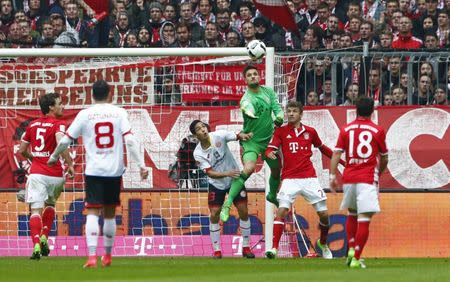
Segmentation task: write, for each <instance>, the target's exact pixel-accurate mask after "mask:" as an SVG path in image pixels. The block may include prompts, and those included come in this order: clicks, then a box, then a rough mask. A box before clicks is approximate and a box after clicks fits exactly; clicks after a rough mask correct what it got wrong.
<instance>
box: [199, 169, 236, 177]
mask: <svg viewBox="0 0 450 282" xmlns="http://www.w3.org/2000/svg"><path fill="white" fill-rule="evenodd" d="M204 171H205V172H206V175H208V177H211V178H224V177H233V178H238V177H239V175H241V172H240V171H239V170H237V169H236V170H229V171H217V170H214V169H212V168H211V167H210V168H207V169H204Z"/></svg>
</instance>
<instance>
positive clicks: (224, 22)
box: [216, 10, 237, 40]
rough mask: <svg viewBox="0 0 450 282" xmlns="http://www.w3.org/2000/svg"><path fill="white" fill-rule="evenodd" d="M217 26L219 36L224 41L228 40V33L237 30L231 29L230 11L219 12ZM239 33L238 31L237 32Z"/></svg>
mask: <svg viewBox="0 0 450 282" xmlns="http://www.w3.org/2000/svg"><path fill="white" fill-rule="evenodd" d="M216 19H217V26H218V28H219V35H220V37H221V38H222V40H226V38H227V34H228V32H230V31H231V30H236V29H234V28H233V27H231V12H230V10H219V11H217V16H216ZM236 31H237V30H236Z"/></svg>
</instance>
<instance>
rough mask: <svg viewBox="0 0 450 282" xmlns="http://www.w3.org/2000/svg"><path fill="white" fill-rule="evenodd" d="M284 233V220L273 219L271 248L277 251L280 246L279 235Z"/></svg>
mask: <svg viewBox="0 0 450 282" xmlns="http://www.w3.org/2000/svg"><path fill="white" fill-rule="evenodd" d="M283 231H284V220H283V219H279V218H275V220H274V221H273V242H272V247H273V248H275V249H278V246H279V244H280V239H281V235H283Z"/></svg>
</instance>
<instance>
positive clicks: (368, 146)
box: [330, 97, 388, 268]
mask: <svg viewBox="0 0 450 282" xmlns="http://www.w3.org/2000/svg"><path fill="white" fill-rule="evenodd" d="M373 109H374V101H373V99H372V98H370V97H360V98H359V99H358V100H357V102H356V114H357V117H356V119H355V120H354V121H353V122H350V123H349V124H347V125H345V126H343V127H342V128H341V131H340V133H339V138H338V140H337V145H336V149H335V151H334V153H333V157H332V159H331V165H330V187H331V188H332V189H336V188H337V184H338V183H337V180H336V171H337V163H338V161H339V159H340V158H341V155H342V153H343V152H345V157H346V161H347V164H346V166H345V169H344V172H343V175H342V182H343V186H344V198H343V199H342V203H341V209H348V216H347V222H346V230H347V241H348V247H349V249H348V253H347V265H349V266H350V267H351V268H365V265H364V263H363V262H362V260H361V259H360V258H361V253H362V251H363V249H364V245H365V244H366V242H367V239H368V238H369V223H370V220H371V218H372V216H373V215H374V214H375V213H378V212H380V205H379V202H378V181H379V176H380V174H381V173H383V171H384V170H385V169H386V167H387V164H388V149H387V146H386V134H385V132H384V129H383V128H381V127H380V126H379V125H377V124H375V123H373V122H372V120H371V119H370V117H371V116H372V113H373Z"/></svg>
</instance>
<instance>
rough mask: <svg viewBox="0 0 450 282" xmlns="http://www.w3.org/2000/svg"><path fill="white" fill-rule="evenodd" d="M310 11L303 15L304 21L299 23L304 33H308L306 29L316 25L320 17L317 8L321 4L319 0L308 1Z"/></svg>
mask: <svg viewBox="0 0 450 282" xmlns="http://www.w3.org/2000/svg"><path fill="white" fill-rule="evenodd" d="M306 2H307V4H308V9H307V10H306V12H305V14H304V15H303V19H302V20H301V21H300V22H299V23H298V27H299V29H300V30H301V31H302V32H306V29H307V28H308V27H310V26H311V25H313V24H316V22H317V19H318V16H317V7H318V5H319V3H320V1H319V0H307V1H306Z"/></svg>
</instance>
